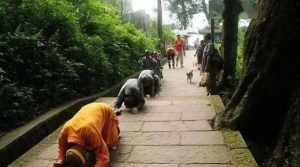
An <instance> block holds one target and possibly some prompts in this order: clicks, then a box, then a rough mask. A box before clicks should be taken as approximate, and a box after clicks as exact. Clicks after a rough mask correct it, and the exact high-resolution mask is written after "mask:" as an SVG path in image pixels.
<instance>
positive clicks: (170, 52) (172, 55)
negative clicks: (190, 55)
mask: <svg viewBox="0 0 300 167" xmlns="http://www.w3.org/2000/svg"><path fill="white" fill-rule="evenodd" d="M175 56H176V51H175V49H174V48H173V47H170V48H168V49H167V57H168V64H169V69H171V67H173V68H175Z"/></svg>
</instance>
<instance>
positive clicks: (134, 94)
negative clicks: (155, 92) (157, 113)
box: [114, 79, 145, 110]
mask: <svg viewBox="0 0 300 167" xmlns="http://www.w3.org/2000/svg"><path fill="white" fill-rule="evenodd" d="M123 103H124V105H125V107H126V108H129V109H132V108H135V107H136V108H137V109H138V110H141V109H142V108H143V106H144V104H145V99H144V91H143V88H142V85H141V84H140V82H139V81H138V79H128V80H127V81H126V83H125V84H124V85H123V86H122V88H121V89H120V91H119V94H118V97H117V99H116V102H115V104H114V108H115V109H116V110H119V109H120V108H121V106H122V104H123Z"/></svg>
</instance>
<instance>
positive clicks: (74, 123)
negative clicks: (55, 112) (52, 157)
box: [53, 103, 120, 167]
mask: <svg viewBox="0 0 300 167" xmlns="http://www.w3.org/2000/svg"><path fill="white" fill-rule="evenodd" d="M119 133H120V130H119V121H118V118H117V116H116V114H115V113H114V112H113V110H112V107H111V106H110V105H108V104H104V103H90V104H87V105H85V106H83V107H82V108H81V109H80V111H79V112H77V114H75V115H74V117H73V118H72V119H70V120H69V121H68V122H67V123H66V124H65V125H64V126H63V128H62V130H61V132H60V135H59V139H58V158H57V161H56V162H55V163H54V165H53V167H78V166H80V167H81V166H87V164H88V163H89V158H88V157H89V156H88V155H89V154H93V156H92V157H94V158H93V159H94V160H95V164H92V165H93V166H94V167H107V166H108V163H109V148H115V147H116V146H117V144H118V141H119Z"/></svg>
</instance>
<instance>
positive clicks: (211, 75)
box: [205, 46, 224, 95]
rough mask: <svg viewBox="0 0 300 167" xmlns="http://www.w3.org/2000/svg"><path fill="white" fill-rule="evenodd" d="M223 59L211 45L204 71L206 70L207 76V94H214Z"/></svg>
mask: <svg viewBox="0 0 300 167" xmlns="http://www.w3.org/2000/svg"><path fill="white" fill-rule="evenodd" d="M223 63H224V61H223V59H222V57H221V56H220V54H219V51H218V50H217V49H216V48H215V47H214V46H211V47H210V49H209V51H208V56H207V64H206V66H205V71H207V72H208V78H207V93H208V95H214V94H215V93H216V87H217V75H218V73H219V72H220V71H221V70H222V68H223Z"/></svg>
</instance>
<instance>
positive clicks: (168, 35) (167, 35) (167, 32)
mask: <svg viewBox="0 0 300 167" xmlns="http://www.w3.org/2000/svg"><path fill="white" fill-rule="evenodd" d="M163 32H164V40H165V41H166V44H168V45H169V44H172V43H173V42H174V41H175V36H176V34H175V33H174V32H173V31H172V29H171V27H169V26H164V27H163Z"/></svg>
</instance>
